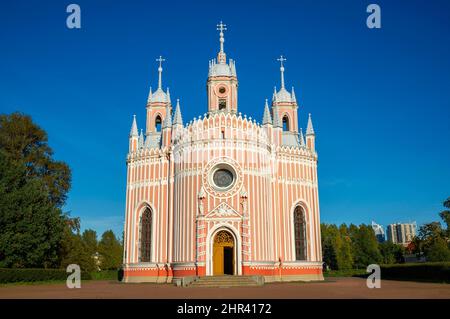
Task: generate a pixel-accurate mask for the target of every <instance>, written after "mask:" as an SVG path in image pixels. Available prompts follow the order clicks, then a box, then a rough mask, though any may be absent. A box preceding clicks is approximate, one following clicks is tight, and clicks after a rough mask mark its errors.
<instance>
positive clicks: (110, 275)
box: [91, 270, 119, 280]
mask: <svg viewBox="0 0 450 319" xmlns="http://www.w3.org/2000/svg"><path fill="white" fill-rule="evenodd" d="M91 277H92V279H93V280H118V278H119V275H118V271H117V270H102V271H94V272H91Z"/></svg>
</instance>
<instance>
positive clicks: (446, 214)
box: [439, 197, 450, 237]
mask: <svg viewBox="0 0 450 319" xmlns="http://www.w3.org/2000/svg"><path fill="white" fill-rule="evenodd" d="M443 205H444V207H445V208H446V209H445V210H443V211H442V212H440V213H439V216H440V217H441V218H442V220H443V221H444V222H445V224H446V225H447V231H446V232H447V234H446V236H447V237H450V197H448V198H447V199H446V200H445V201H444V203H443Z"/></svg>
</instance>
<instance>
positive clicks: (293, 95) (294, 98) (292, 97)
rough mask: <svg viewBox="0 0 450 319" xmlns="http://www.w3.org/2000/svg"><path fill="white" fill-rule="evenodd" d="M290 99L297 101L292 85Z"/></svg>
mask: <svg viewBox="0 0 450 319" xmlns="http://www.w3.org/2000/svg"><path fill="white" fill-rule="evenodd" d="M291 92H292V93H291V99H292V102H294V103H296V102H297V98H296V97H295V91H294V87H292V91H291Z"/></svg>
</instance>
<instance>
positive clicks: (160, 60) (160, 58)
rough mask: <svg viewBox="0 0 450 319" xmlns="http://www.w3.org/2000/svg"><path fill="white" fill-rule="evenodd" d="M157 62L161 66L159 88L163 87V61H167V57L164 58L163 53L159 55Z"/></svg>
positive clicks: (159, 69)
mask: <svg viewBox="0 0 450 319" xmlns="http://www.w3.org/2000/svg"><path fill="white" fill-rule="evenodd" d="M156 61H157V62H159V67H158V73H159V77H158V89H162V71H163V68H162V63H163V62H164V61H166V59H164V58H163V57H162V56H161V55H160V56H159V58H158V59H156Z"/></svg>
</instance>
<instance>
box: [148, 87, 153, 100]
mask: <svg viewBox="0 0 450 319" xmlns="http://www.w3.org/2000/svg"><path fill="white" fill-rule="evenodd" d="M152 95H153V92H152V87H150V92H148V98H147V103H150V102H151V101H152Z"/></svg>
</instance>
